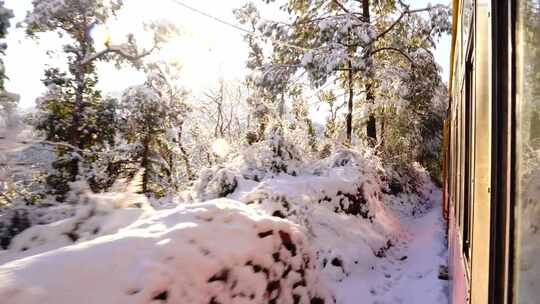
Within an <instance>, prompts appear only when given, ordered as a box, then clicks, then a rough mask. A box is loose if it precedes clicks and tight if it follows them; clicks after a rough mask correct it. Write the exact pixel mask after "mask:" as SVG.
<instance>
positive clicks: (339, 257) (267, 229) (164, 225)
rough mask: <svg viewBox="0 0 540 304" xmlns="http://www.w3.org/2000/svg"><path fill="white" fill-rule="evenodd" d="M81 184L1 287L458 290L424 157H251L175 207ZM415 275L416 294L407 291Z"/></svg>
mask: <svg viewBox="0 0 540 304" xmlns="http://www.w3.org/2000/svg"><path fill="white" fill-rule="evenodd" d="M263 160H264V159H263ZM246 164H249V165H246ZM276 168H277V169H276ZM269 172H270V173H269ZM396 184H399V185H400V186H399V187H397V186H396ZM411 185H412V186H411ZM79 195H80V196H81V197H82V198H84V199H83V201H85V202H86V203H85V204H83V205H82V207H78V209H77V210H78V211H77V212H75V216H74V217H70V218H67V219H65V220H63V221H60V222H54V223H51V224H48V225H42V226H35V227H33V228H30V229H28V230H27V231H25V232H23V233H22V234H20V235H19V236H17V237H16V238H15V239H14V240H13V241H12V244H11V245H10V248H9V249H8V250H7V251H5V252H3V253H1V254H0V263H3V262H7V263H6V264H4V265H3V266H0V282H2V283H1V284H0V298H2V299H4V298H9V299H11V301H10V303H40V304H44V303H55V304H60V303H74V302H79V303H160V302H167V303H334V302H337V303H351V304H352V303H358V302H366V303H372V302H375V303H435V302H437V303H443V302H444V301H445V298H444V288H445V285H444V284H443V283H439V282H437V281H436V279H433V276H436V275H437V273H436V272H437V270H438V269H437V267H438V265H439V264H442V263H444V254H445V251H444V245H443V244H444V242H443V240H442V239H438V238H439V237H442V228H440V225H439V224H440V223H438V222H437V219H438V217H437V212H438V211H437V208H431V207H432V206H433V204H434V203H435V202H436V201H437V199H438V198H437V196H438V195H439V191H438V189H436V187H434V186H433V184H432V183H431V182H430V181H429V179H428V177H427V174H426V173H425V172H423V171H422V170H420V169H418V170H417V172H415V177H414V178H412V179H408V180H407V179H406V178H404V177H403V178H401V179H400V176H399V175H396V174H394V173H391V172H387V171H385V169H384V168H383V166H382V165H381V163H380V161H379V160H377V159H376V158H375V157H373V156H370V155H368V154H362V153H357V152H352V151H348V150H342V151H339V152H338V153H336V154H334V155H333V156H332V157H330V158H328V159H326V160H323V161H320V162H319V163H316V164H311V165H310V166H307V165H304V166H301V165H298V164H295V163H294V162H293V161H291V160H289V161H288V162H287V163H286V164H285V163H277V162H276V161H275V160H272V159H269V161H262V162H255V163H253V162H250V160H249V159H239V160H237V162H235V163H234V162H233V163H232V164H230V165H229V166H227V167H221V168H214V169H212V170H208V171H207V172H205V173H204V174H202V177H201V179H200V180H199V182H198V183H197V184H196V185H195V186H194V188H193V191H192V192H190V193H187V194H186V195H184V197H183V200H184V204H181V205H180V206H175V207H172V208H171V209H164V210H153V209H152V208H149V205H148V203H146V202H145V201H144V199H143V198H141V197H136V196H132V197H124V196H123V195H125V193H117V194H114V193H108V194H79ZM220 197H227V198H226V199H224V198H220ZM126 201H129V202H134V203H129V204H126V203H125V202H126ZM160 205H163V202H160ZM141 207H142V208H141ZM430 210H431V211H430ZM413 214H414V215H415V216H414V217H413V216H412V215H413ZM66 245H69V246H66ZM55 248H56V249H55ZM420 251H422V253H420ZM422 265H424V266H422ZM409 279H411V280H412V279H414V280H416V281H415V283H414V284H409ZM389 282H391V283H389ZM441 282H442V281H441ZM409 285H410V286H416V287H411V288H412V289H411V290H409V291H408V292H412V293H413V294H412V295H408V296H400V294H401V293H405V291H406V288H407V286H409ZM392 288H393V289H392ZM426 288H427V289H426ZM396 292H397V293H399V294H397V293H396ZM424 300H425V301H424ZM430 301H431V302H430Z"/></svg>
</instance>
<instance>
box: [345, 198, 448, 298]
mask: <svg viewBox="0 0 540 304" xmlns="http://www.w3.org/2000/svg"><path fill="white" fill-rule="evenodd" d="M402 223H403V226H404V231H403V233H402V235H401V236H400V237H401V240H400V241H399V242H398V243H397V244H396V245H395V246H393V247H392V248H391V249H390V250H389V251H388V254H387V256H386V257H385V258H383V259H380V260H378V261H377V263H375V264H374V265H373V266H372V267H373V268H372V270H371V271H370V272H369V273H368V274H365V273H362V272H353V273H352V274H351V276H350V277H348V278H347V279H345V280H344V281H343V282H339V283H337V284H335V287H336V292H337V299H338V303H343V304H356V303H373V304H390V303H396V304H398V303H403V304H408V303H410V304H413V303H414V304H432V303H433V304H434V303H437V304H444V303H448V281H444V280H440V279H438V275H439V266H440V265H446V263H447V246H446V236H445V233H444V229H443V227H444V223H443V219H442V217H441V209H440V204H436V205H435V207H434V208H433V209H431V210H430V211H429V212H428V213H427V214H424V215H421V216H419V217H415V218H402ZM359 299H364V300H362V301H361V302H359Z"/></svg>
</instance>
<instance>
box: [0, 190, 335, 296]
mask: <svg viewBox="0 0 540 304" xmlns="http://www.w3.org/2000/svg"><path fill="white" fill-rule="evenodd" d="M81 261H85V264H87V263H88V264H90V265H92V266H91V268H89V269H83V268H81ZM52 272H54V274H55V275H54V276H51V274H52ZM75 273H76V275H75ZM75 278H76V279H75ZM0 280H1V281H2V282H5V284H2V285H1V286H0V298H7V297H9V299H10V303H41V304H45V303H54V304H62V303H74V302H77V301H80V299H84V300H85V301H86V302H89V303H90V302H91V303H117V304H121V303H130V304H131V303H157V302H160V301H164V302H167V303H276V304H286V303H302V304H309V303H316V304H324V303H335V300H334V298H333V296H332V295H331V293H330V292H329V291H328V289H327V288H326V287H325V286H324V284H323V283H322V281H321V278H320V275H319V274H318V272H317V270H316V268H315V254H314V252H313V250H312V249H311V246H310V243H309V241H308V239H307V238H306V236H305V234H304V232H303V229H302V228H301V227H299V226H297V225H295V224H292V223H291V222H289V221H286V220H281V219H279V218H275V217H270V216H267V215H265V214H263V213H261V212H258V211H256V210H255V209H253V208H250V207H249V206H246V205H245V204H243V203H240V202H236V201H232V200H227V199H221V200H216V201H210V202H207V203H203V204H194V205H189V206H180V207H177V208H175V209H170V210H163V211H159V212H158V213H156V214H154V215H153V216H151V217H148V218H145V219H140V220H138V221H136V222H134V223H133V224H132V225H130V226H129V227H127V228H125V229H123V230H121V231H119V232H118V233H117V234H115V235H113V236H106V237H101V238H97V239H95V240H93V241H89V242H85V243H84V244H80V245H74V246H68V247H64V248H61V249H58V250H54V251H51V252H48V253H45V254H42V255H37V256H33V257H30V258H29V259H27V260H26V262H25V265H24V267H22V268H21V267H20V264H19V262H18V261H14V262H12V263H8V264H5V265H3V266H1V267H0Z"/></svg>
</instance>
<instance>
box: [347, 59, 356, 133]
mask: <svg viewBox="0 0 540 304" xmlns="http://www.w3.org/2000/svg"><path fill="white" fill-rule="evenodd" d="M347 65H348V67H347V68H348V70H349V71H348V75H347V78H348V82H349V101H348V102H347V119H346V120H347V143H348V144H351V143H352V113H353V93H354V91H353V71H352V62H351V60H350V59H349V61H348V62H347Z"/></svg>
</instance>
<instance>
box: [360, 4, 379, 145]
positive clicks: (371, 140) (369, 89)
mask: <svg viewBox="0 0 540 304" xmlns="http://www.w3.org/2000/svg"><path fill="white" fill-rule="evenodd" d="M362 13H363V17H364V20H365V22H367V23H370V22H371V19H370V14H369V0H362ZM371 56H372V55H371V46H368V47H367V48H366V60H368V62H367V66H366V103H367V104H369V105H372V104H374V103H375V94H374V93H373V84H372V82H371V80H372V79H373V72H372V66H371V65H372V62H371V61H372V58H371ZM366 135H367V137H368V144H369V145H370V146H375V144H376V143H377V124H376V120H375V115H374V114H373V113H370V114H369V119H368V122H367V125H366Z"/></svg>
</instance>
